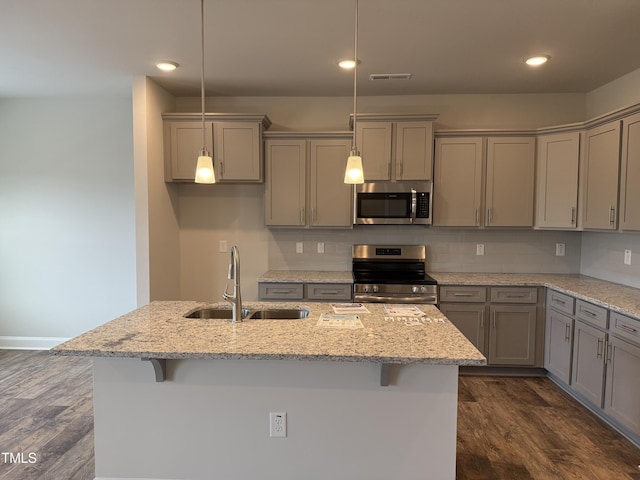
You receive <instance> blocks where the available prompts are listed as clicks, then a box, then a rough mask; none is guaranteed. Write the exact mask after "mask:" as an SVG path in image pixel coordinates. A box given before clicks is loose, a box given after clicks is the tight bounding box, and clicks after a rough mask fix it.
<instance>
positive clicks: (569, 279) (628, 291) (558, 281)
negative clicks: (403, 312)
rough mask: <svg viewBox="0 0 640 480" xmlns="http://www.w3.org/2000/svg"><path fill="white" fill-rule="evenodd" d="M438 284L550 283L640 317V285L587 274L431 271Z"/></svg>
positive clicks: (574, 295)
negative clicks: (634, 285) (620, 282)
mask: <svg viewBox="0 0 640 480" xmlns="http://www.w3.org/2000/svg"><path fill="white" fill-rule="evenodd" d="M429 275H431V276H432V277H433V278H435V279H436V280H437V281H438V285H440V286H442V285H479V286H512V287H517V286H524V287H547V288H551V289H553V290H556V291H558V292H562V293H566V294H567V295H571V296H573V297H576V298H579V299H581V300H585V301H587V302H590V303H593V304H596V305H600V306H602V307H605V308H608V309H610V310H612V311H614V312H619V313H622V314H623V315H629V316H631V317H635V318H637V319H640V289H638V288H633V287H628V286H626V285H620V284H618V283H613V282H607V281H605V280H600V279H597V278H593V277H587V276H586V275H578V274H575V275H569V274H551V273H522V274H521V273H429Z"/></svg>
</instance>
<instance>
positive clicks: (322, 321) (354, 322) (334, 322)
mask: <svg viewBox="0 0 640 480" xmlns="http://www.w3.org/2000/svg"><path fill="white" fill-rule="evenodd" d="M316 327H320V328H346V329H356V328H364V325H363V324H362V321H361V320H360V317H359V316H358V315H334V314H331V313H323V314H322V315H320V318H318V323H317V324H316Z"/></svg>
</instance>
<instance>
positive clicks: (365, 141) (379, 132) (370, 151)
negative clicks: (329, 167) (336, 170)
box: [343, 122, 392, 182]
mask: <svg viewBox="0 0 640 480" xmlns="http://www.w3.org/2000/svg"><path fill="white" fill-rule="evenodd" d="M391 133H392V124H391V122H358V123H357V126H356V142H357V147H358V150H359V151H360V155H361V156H362V170H363V172H364V180H365V182H371V181H375V180H391ZM343 170H344V168H343ZM343 180H344V172H343Z"/></svg>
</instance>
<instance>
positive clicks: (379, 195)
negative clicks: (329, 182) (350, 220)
mask: <svg viewBox="0 0 640 480" xmlns="http://www.w3.org/2000/svg"><path fill="white" fill-rule="evenodd" d="M432 193H433V184H432V182H397V183H391V182H369V183H363V184H361V185H356V190H355V205H354V210H355V212H354V219H355V220H354V223H355V224H359V225H376V224H379V225H430V224H431V210H432V209H431V195H432Z"/></svg>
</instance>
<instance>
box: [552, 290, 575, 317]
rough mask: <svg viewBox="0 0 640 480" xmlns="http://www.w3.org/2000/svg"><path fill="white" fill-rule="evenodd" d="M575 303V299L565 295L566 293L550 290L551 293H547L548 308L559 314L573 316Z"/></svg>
mask: <svg viewBox="0 0 640 480" xmlns="http://www.w3.org/2000/svg"><path fill="white" fill-rule="evenodd" d="M575 303H576V299H575V298H573V297H570V296H569V295H565V294H564V293H560V292H556V291H554V290H549V293H547V306H548V307H551V308H553V309H554V310H558V311H559V312H563V313H566V314H567V315H573V309H574V307H575Z"/></svg>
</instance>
